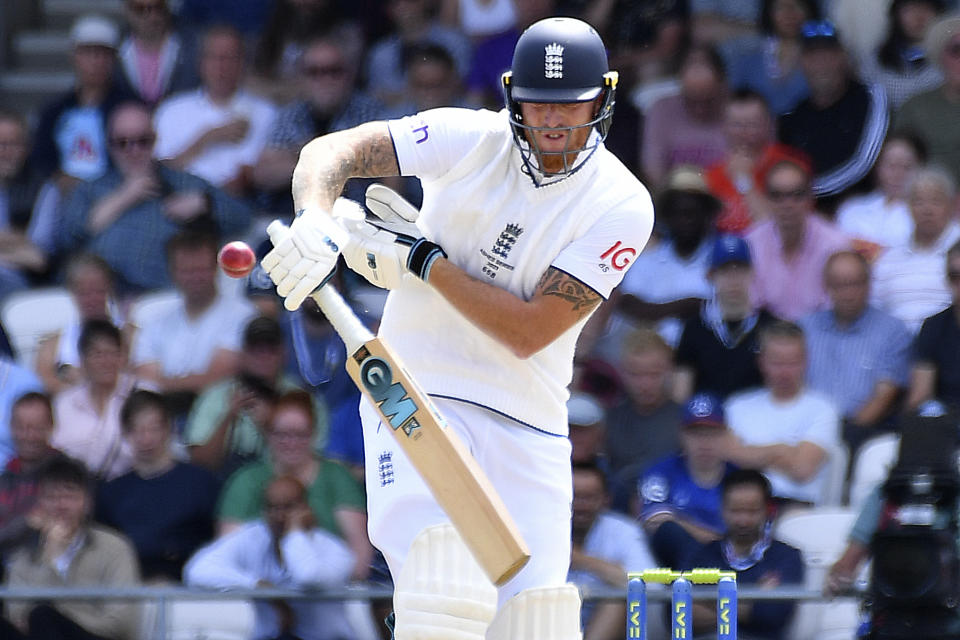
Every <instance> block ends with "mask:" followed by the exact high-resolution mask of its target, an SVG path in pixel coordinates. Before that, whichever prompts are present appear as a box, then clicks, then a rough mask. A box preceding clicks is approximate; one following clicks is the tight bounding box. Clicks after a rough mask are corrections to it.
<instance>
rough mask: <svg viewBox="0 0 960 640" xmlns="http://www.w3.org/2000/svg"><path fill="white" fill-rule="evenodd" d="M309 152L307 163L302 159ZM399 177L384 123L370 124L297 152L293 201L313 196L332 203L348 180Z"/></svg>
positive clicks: (321, 140)
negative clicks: (311, 194)
mask: <svg viewBox="0 0 960 640" xmlns="http://www.w3.org/2000/svg"><path fill="white" fill-rule="evenodd" d="M308 149H309V156H310V159H309V160H306V161H305V160H304V156H305V154H307V152H308ZM399 174H400V168H399V166H398V164H397V156H396V152H395V151H394V149H393V139H392V138H391V137H390V132H389V130H388V129H387V124H386V123H385V122H371V123H367V124H363V125H360V126H359V127H356V128H354V129H348V130H346V131H339V132H336V133H333V134H329V135H327V136H324V137H323V138H319V139H316V140H314V141H312V142H310V143H308V145H307V146H306V147H304V150H302V151H301V154H300V161H299V162H298V163H297V168H296V169H295V170H294V174H293V193H294V201H296V200H297V196H298V195H299V194H308V193H314V194H317V195H320V197H321V198H322V199H323V200H324V201H327V202H328V204H329V205H332V204H333V201H334V200H335V199H336V197H337V196H338V195H340V192H341V191H342V189H343V186H344V184H346V182H347V180H348V179H349V178H354V177H357V178H380V177H384V176H396V175H399Z"/></svg>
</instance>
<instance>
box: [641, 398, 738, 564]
mask: <svg viewBox="0 0 960 640" xmlns="http://www.w3.org/2000/svg"><path fill="white" fill-rule="evenodd" d="M726 435H727V423H726V420H725V418H724V415H723V406H722V400H721V398H720V397H719V396H717V395H714V394H711V393H698V394H696V395H694V396H693V397H691V398H690V400H688V401H687V403H686V405H684V407H683V414H682V417H681V418H680V443H681V451H680V453H677V454H673V455H669V456H666V457H664V458H661V459H660V460H658V461H656V462H654V463H653V464H652V465H651V466H650V467H649V468H648V469H647V470H646V471H644V472H643V474H642V475H641V476H640V477H639V479H638V480H637V481H636V484H635V485H634V486H635V489H634V493H633V495H632V497H631V498H632V499H631V503H632V504H631V512H632V513H633V515H635V516H636V517H637V519H638V520H639V521H640V523H641V524H642V526H643V529H644V531H646V533H647V537H648V539H649V541H650V546H651V547H652V549H653V552H654V554H655V555H656V558H657V562H659V563H660V566H664V567H681V566H685V565H686V564H687V561H688V560H689V558H690V556H691V555H693V554H694V553H696V551H697V550H698V549H699V548H700V546H701V545H704V544H706V543H708V542H711V541H713V540H717V539H719V538H720V536H721V535H722V534H723V531H724V529H725V527H724V525H723V518H722V516H721V514H720V483H721V482H722V481H723V479H724V477H726V475H727V474H728V473H730V472H731V471H733V470H734V469H735V468H736V467H735V466H734V465H732V464H730V463H729V462H726V461H725V460H724V458H723V455H724V441H725V438H726Z"/></svg>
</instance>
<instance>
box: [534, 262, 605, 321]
mask: <svg viewBox="0 0 960 640" xmlns="http://www.w3.org/2000/svg"><path fill="white" fill-rule="evenodd" d="M537 293H538V294H540V295H542V296H557V297H559V298H562V299H564V300H566V301H567V302H569V303H570V306H571V308H572V309H573V311H575V312H576V313H577V315H578V317H579V318H582V317H584V316H585V315H587V314H588V313H590V311H592V310H593V308H594V307H595V306H597V305H598V304H599V303H600V294H599V293H597V292H596V291H594V290H593V289H591V288H590V287H588V286H587V285H585V284H583V283H582V282H580V281H579V280H577V279H576V278H574V277H573V276H570V275H569V274H566V273H564V272H563V271H560V270H559V269H556V268H554V267H550V268H549V269H547V270H546V272H545V273H544V274H543V276H542V277H541V278H540V282H539V283H537Z"/></svg>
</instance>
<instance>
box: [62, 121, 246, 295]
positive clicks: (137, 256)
mask: <svg viewBox="0 0 960 640" xmlns="http://www.w3.org/2000/svg"><path fill="white" fill-rule="evenodd" d="M150 120H151V117H150V110H149V109H148V108H147V107H146V106H144V105H142V104H139V103H132V102H131V103H125V104H123V105H121V106H119V107H117V108H116V109H115V110H114V112H113V113H112V114H111V117H110V120H109V122H108V125H107V132H108V139H109V142H110V158H111V160H112V162H113V167H112V168H111V169H110V170H109V171H108V172H107V173H106V174H105V175H104V176H103V177H101V178H98V179H96V180H94V181H92V182H87V183H83V184H81V185H79V186H78V187H77V188H76V189H75V190H74V191H73V193H72V194H71V196H70V198H69V199H68V200H67V202H66V203H65V205H64V209H63V212H62V215H63V220H62V224H61V226H60V229H59V242H60V245H61V248H62V249H64V250H66V251H77V250H85V251H89V252H92V253H96V254H98V255H100V256H101V257H103V258H104V259H105V260H106V261H107V262H108V263H109V264H110V266H111V267H112V268H113V270H114V271H115V272H116V274H117V276H118V287H119V289H120V291H121V292H122V293H126V294H136V293H139V292H142V291H144V290H147V289H156V288H160V287H166V286H169V285H170V280H169V276H168V270H167V260H166V255H165V253H164V251H163V246H164V243H165V242H166V241H167V240H169V239H170V238H171V237H173V236H174V235H175V234H176V233H177V231H179V230H181V229H183V228H184V227H186V226H188V225H189V226H195V227H204V228H206V229H211V228H214V229H216V230H217V231H219V232H220V233H221V234H223V235H231V236H234V235H237V234H240V233H242V232H243V231H244V230H245V229H246V228H247V226H248V225H249V223H250V215H251V213H250V210H249V209H248V208H247V207H246V206H245V205H243V204H242V203H241V202H239V201H236V200H234V199H233V198H230V197H229V196H227V195H226V194H225V193H224V192H223V191H221V190H219V189H216V188H214V187H212V186H211V185H210V184H209V183H207V182H206V181H204V180H202V179H200V178H198V177H196V176H193V175H191V174H188V173H185V172H183V171H177V170H175V169H171V168H168V167H166V166H164V165H162V164H159V163H157V162H156V161H154V159H153V144H154V140H155V138H156V136H155V135H154V132H153V127H152V126H151V121H150Z"/></svg>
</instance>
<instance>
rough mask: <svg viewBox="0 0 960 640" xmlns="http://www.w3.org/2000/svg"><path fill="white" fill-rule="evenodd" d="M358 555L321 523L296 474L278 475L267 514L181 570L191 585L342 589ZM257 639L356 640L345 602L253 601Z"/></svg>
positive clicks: (269, 493)
mask: <svg viewBox="0 0 960 640" xmlns="http://www.w3.org/2000/svg"><path fill="white" fill-rule="evenodd" d="M352 567H353V554H352V553H351V552H350V549H349V548H347V545H346V544H345V543H344V542H343V541H342V540H340V539H339V538H337V537H336V536H335V535H333V534H332V533H329V532H327V531H324V530H323V529H320V528H319V527H317V526H316V523H315V522H314V519H313V513H312V512H311V511H310V506H309V505H308V504H307V492H306V489H304V487H303V485H302V484H301V483H300V481H299V480H297V479H296V478H294V477H292V476H279V477H277V478H274V479H273V480H272V481H271V482H270V484H269V485H267V488H266V490H265V491H264V517H263V518H262V519H261V520H255V521H253V522H250V523H248V524H246V525H244V526H243V527H241V528H239V529H235V530H233V531H231V532H230V533H228V534H227V535H225V536H223V537H222V538H220V539H218V540H216V541H214V542H213V543H211V544H209V545H207V546H206V547H203V548H201V549H200V550H198V551H197V552H196V553H195V554H194V556H193V557H192V558H191V559H190V560H189V561H188V562H187V564H186V566H184V568H183V580H184V582H185V583H186V584H187V585H188V586H191V587H206V588H209V589H223V590H227V589H253V588H256V587H268V588H269V587H279V588H291V589H307V588H318V587H319V588H335V587H343V586H345V585H346V583H347V579H348V577H349V576H350V570H351V568H352ZM254 607H255V611H256V616H255V621H256V622H255V627H254V633H253V640H271V639H273V638H293V637H296V638H300V639H301V640H350V639H351V638H353V637H354V635H353V631H352V629H351V627H350V624H349V622H348V620H347V617H346V613H345V610H344V603H343V602H338V601H311V600H292V601H267V600H256V601H254Z"/></svg>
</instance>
